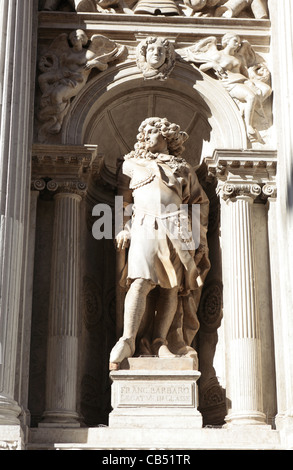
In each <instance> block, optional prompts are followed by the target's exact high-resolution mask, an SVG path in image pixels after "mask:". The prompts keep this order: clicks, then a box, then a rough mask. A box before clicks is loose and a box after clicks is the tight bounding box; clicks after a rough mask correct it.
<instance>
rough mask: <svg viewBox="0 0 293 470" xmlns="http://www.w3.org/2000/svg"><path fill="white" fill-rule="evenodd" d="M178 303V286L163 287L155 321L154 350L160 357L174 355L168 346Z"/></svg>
mask: <svg viewBox="0 0 293 470" xmlns="http://www.w3.org/2000/svg"><path fill="white" fill-rule="evenodd" d="M177 305H178V288H177V287H173V288H172V289H163V288H162V289H161V290H160V295H159V299H158V304H157V314H156V318H155V321H154V332H153V344H152V348H153V352H154V354H155V355H157V356H159V357H173V356H174V354H172V353H171V351H170V350H169V349H168V347H167V335H168V332H169V329H170V327H171V324H172V322H173V319H174V316H175V314H176V311H177Z"/></svg>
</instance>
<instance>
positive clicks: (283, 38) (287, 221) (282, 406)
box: [268, 0, 293, 446]
mask: <svg viewBox="0 0 293 470" xmlns="http://www.w3.org/2000/svg"><path fill="white" fill-rule="evenodd" d="M268 3H269V8H270V9H271V11H272V12H274V14H273V15H271V24H272V65H273V70H274V72H273V79H274V109H273V112H274V121H275V129H276V139H277V144H278V153H279V159H280V164H279V167H278V174H277V185H278V199H277V201H275V202H274V203H273V204H271V205H272V206H275V209H274V212H275V217H274V220H272V223H271V226H272V230H271V241H272V243H271V259H272V273H274V274H273V277H272V282H273V294H274V295H273V301H274V305H275V308H274V329H275V331H274V333H275V350H276V381H277V385H278V414H277V418H276V424H277V428H278V429H286V428H288V429H290V430H292V429H293V342H292V330H293V317H292V309H293V289H292V285H293V268H292V263H291V262H290V261H289V260H290V259H291V257H292V249H293V245H292V240H293V210H292V201H293V187H292V164H293V141H292V131H291V129H292V125H293V88H292V80H291V77H292V73H293V61H292V56H293V36H292V30H293V4H292V2H291V1H290V0H283V1H282V2H278V1H277V0H269V2H268ZM291 446H292V444H291Z"/></svg>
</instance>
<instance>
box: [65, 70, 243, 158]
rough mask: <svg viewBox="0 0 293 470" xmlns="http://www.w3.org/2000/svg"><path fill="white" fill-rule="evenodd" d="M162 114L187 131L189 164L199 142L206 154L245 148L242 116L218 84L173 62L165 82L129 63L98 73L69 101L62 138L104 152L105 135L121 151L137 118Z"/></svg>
mask: <svg viewBox="0 0 293 470" xmlns="http://www.w3.org/2000/svg"><path fill="white" fill-rule="evenodd" d="M163 114H164V117H167V118H168V119H169V120H172V121H173V122H178V124H179V125H180V126H181V128H182V129H183V130H186V131H187V132H188V133H189V135H190V138H189V141H188V143H187V146H186V155H187V154H188V152H189V150H192V151H195V154H196V155H195V156H194V157H193V158H192V160H193V161H194V163H195V162H197V163H199V159H200V154H202V148H203V147H204V148H205V151H204V153H205V154H206V155H208V154H209V153H210V154H211V153H212V152H213V150H214V149H215V148H229V149H246V148H247V138H246V131H245V126H244V122H243V119H242V117H241V115H240V113H239V110H238V108H237V106H236V105H235V103H234V102H233V100H232V99H231V97H230V96H229V95H228V94H227V92H226V91H225V90H224V89H223V87H222V86H221V84H219V83H218V82H217V81H215V80H213V79H212V78H210V77H209V76H207V75H206V74H201V73H200V72H199V71H198V70H197V69H196V68H194V67H193V66H191V65H189V64H184V63H179V62H178V64H177V65H176V67H175V69H174V71H173V72H172V74H171V76H170V78H169V79H168V80H167V81H165V82H161V81H158V80H152V81H150V80H144V79H143V77H142V76H141V74H140V73H139V72H138V69H137V67H136V66H134V65H133V64H131V63H130V64H124V65H120V66H117V67H116V68H113V67H111V68H109V69H108V70H107V71H105V72H103V73H101V74H98V75H97V76H96V77H95V78H93V79H92V80H90V81H89V82H88V84H87V85H86V86H85V88H84V89H83V91H82V92H81V93H80V94H79V95H78V96H77V97H76V98H75V100H74V101H73V103H72V105H71V110H70V112H69V114H68V115H67V117H66V119H65V121H64V124H63V130H62V136H61V139H62V143H63V144H77V145H80V144H97V145H99V152H101V153H104V149H105V147H107V146H109V142H108V143H106V144H105V139H107V138H108V135H110V138H114V141H112V142H111V145H113V148H112V150H113V152H114V154H118V153H120V154H124V153H125V152H127V151H129V150H130V149H131V148H132V146H133V143H134V141H135V136H136V133H137V128H138V125H139V124H140V122H141V121H142V120H143V119H145V118H146V117H148V116H150V115H160V116H162V115H163ZM162 117H163V116H162ZM107 133H109V134H108V135H107ZM199 135H200V136H201V140H202V142H201V145H199V142H198V136H199ZM112 158H113V160H114V156H113V157H112ZM186 158H187V159H188V157H187V156H186Z"/></svg>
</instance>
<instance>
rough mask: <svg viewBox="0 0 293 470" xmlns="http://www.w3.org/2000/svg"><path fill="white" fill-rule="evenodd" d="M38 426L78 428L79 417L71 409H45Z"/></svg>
mask: <svg viewBox="0 0 293 470" xmlns="http://www.w3.org/2000/svg"><path fill="white" fill-rule="evenodd" d="M38 426H39V427H40V428H46V427H47V428H58V427H61V428H63V427H66V428H79V427H80V417H79V415H78V413H76V412H73V411H63V410H62V411H45V413H44V414H43V419H42V421H41V422H40V423H39V424H38Z"/></svg>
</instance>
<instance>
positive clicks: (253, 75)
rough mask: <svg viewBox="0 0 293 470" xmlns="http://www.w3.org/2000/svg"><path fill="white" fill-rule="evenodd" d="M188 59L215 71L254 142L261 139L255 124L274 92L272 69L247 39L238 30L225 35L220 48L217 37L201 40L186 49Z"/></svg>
mask: <svg viewBox="0 0 293 470" xmlns="http://www.w3.org/2000/svg"><path fill="white" fill-rule="evenodd" d="M184 58H185V60H187V61H190V62H193V63H195V64H200V65H199V70H201V71H203V72H208V71H210V70H212V71H213V72H214V74H215V76H216V78H217V79H219V80H220V81H221V83H222V85H223V86H224V88H225V89H226V90H227V92H228V93H229V94H230V96H231V97H232V98H233V100H234V101H235V102H236V104H237V105H238V107H239V108H240V110H241V112H242V114H243V118H244V122H245V125H246V131H247V137H248V139H249V140H250V141H251V142H255V141H261V137H260V135H259V132H258V130H257V129H256V128H255V125H254V118H255V114H256V112H257V113H259V114H261V115H264V114H265V113H264V110H263V103H264V102H265V100H266V99H267V98H268V97H269V96H270V95H271V93H272V89H271V86H270V72H269V70H268V68H267V66H266V64H265V63H264V62H260V61H259V59H258V57H257V56H256V54H255V52H254V51H253V48H252V47H251V45H250V43H249V42H248V41H241V39H240V37H239V36H238V35H237V34H235V33H226V34H225V35H224V36H223V37H222V48H221V49H218V47H217V40H216V38H215V37H214V36H209V37H208V38H205V39H202V40H200V41H198V42H196V43H195V44H194V45H193V46H191V47H190V48H188V49H187V51H186V55H185V57H184Z"/></svg>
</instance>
